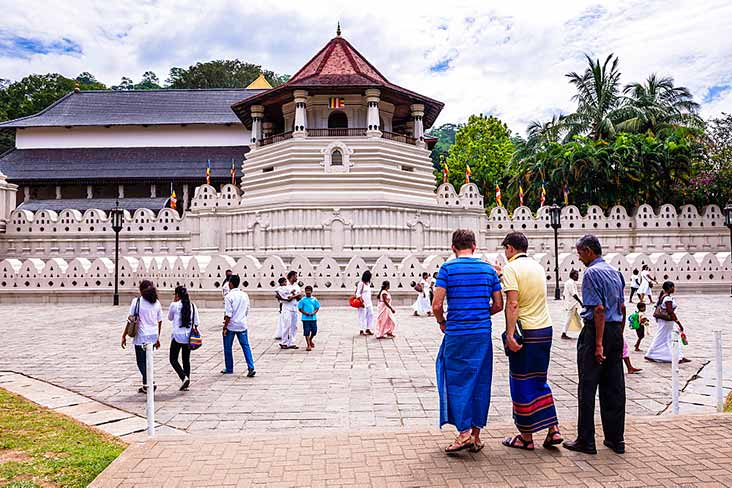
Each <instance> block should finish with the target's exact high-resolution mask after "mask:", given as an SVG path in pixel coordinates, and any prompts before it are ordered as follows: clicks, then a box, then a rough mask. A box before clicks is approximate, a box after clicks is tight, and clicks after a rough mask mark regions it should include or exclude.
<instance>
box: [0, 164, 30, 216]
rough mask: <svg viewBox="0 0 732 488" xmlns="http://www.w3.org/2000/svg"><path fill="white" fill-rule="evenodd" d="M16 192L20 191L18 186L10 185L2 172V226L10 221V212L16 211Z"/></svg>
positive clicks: (0, 184) (0, 192)
mask: <svg viewBox="0 0 732 488" xmlns="http://www.w3.org/2000/svg"><path fill="white" fill-rule="evenodd" d="M26 188H27V187H26ZM16 191H18V186H17V185H13V184H12V183H8V179H7V177H6V176H5V175H4V174H3V173H2V172H0V224H2V225H4V224H3V222H5V221H7V220H8V219H10V212H12V211H13V210H15V192H16ZM0 230H1V229H0Z"/></svg>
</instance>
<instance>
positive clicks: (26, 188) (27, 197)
mask: <svg viewBox="0 0 732 488" xmlns="http://www.w3.org/2000/svg"><path fill="white" fill-rule="evenodd" d="M28 200H30V187H29V186H24V187H23V201H24V202H27V201H28Z"/></svg>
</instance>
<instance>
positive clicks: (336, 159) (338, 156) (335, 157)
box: [330, 149, 343, 166]
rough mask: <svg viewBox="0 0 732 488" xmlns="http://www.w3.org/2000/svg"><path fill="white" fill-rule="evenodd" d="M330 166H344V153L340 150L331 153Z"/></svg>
mask: <svg viewBox="0 0 732 488" xmlns="http://www.w3.org/2000/svg"><path fill="white" fill-rule="evenodd" d="M330 165H331V166H343V153H342V152H341V150H340V149H333V152H332V153H330Z"/></svg>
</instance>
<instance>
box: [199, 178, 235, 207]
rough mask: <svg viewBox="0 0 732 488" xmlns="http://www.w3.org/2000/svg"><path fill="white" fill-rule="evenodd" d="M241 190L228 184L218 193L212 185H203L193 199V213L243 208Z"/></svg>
mask: <svg viewBox="0 0 732 488" xmlns="http://www.w3.org/2000/svg"><path fill="white" fill-rule="evenodd" d="M241 205H242V202H241V190H240V189H239V187H237V186H235V185H232V184H227V185H224V186H223V187H222V188H221V191H220V192H218V191H216V188H214V187H213V186H211V185H201V186H198V187H196V190H195V193H194V194H193V199H192V200H191V211H192V212H201V211H214V212H215V211H216V210H217V209H218V210H222V209H230V208H238V207H241Z"/></svg>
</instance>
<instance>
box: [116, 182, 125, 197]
mask: <svg viewBox="0 0 732 488" xmlns="http://www.w3.org/2000/svg"><path fill="white" fill-rule="evenodd" d="M124 197H125V185H117V198H124Z"/></svg>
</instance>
